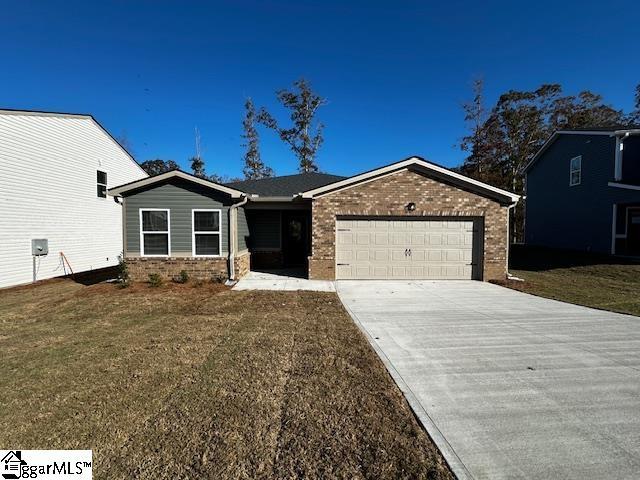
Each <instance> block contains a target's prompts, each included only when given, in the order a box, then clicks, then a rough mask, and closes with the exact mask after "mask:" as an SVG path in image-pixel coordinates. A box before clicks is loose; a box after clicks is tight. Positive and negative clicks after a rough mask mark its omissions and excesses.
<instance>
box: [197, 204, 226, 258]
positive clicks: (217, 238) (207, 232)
mask: <svg viewBox="0 0 640 480" xmlns="http://www.w3.org/2000/svg"><path fill="white" fill-rule="evenodd" d="M191 212H192V213H191V218H192V222H191V225H192V231H193V235H192V237H191V250H192V254H193V256H194V257H219V256H220V253H221V251H222V235H221V232H220V217H221V211H220V210H192V211H191Z"/></svg>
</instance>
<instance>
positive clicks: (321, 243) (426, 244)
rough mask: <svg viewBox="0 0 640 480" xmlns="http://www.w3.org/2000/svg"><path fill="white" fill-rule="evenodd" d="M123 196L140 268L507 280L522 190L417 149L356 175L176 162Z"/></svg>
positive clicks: (137, 272) (129, 250)
mask: <svg viewBox="0 0 640 480" xmlns="http://www.w3.org/2000/svg"><path fill="white" fill-rule="evenodd" d="M109 194H111V195H113V196H116V197H120V198H121V200H120V201H121V202H122V203H123V206H124V209H123V210H124V220H123V225H124V232H123V235H124V245H125V251H124V254H125V258H126V260H127V262H128V264H129V268H130V272H131V274H132V276H133V278H134V279H138V280H143V279H146V278H147V276H148V274H149V273H160V274H162V275H164V276H167V277H171V276H175V275H177V274H178V273H179V272H180V271H181V270H186V271H187V272H189V273H190V274H191V275H192V276H194V277H199V278H210V277H212V276H219V277H225V278H226V277H228V278H232V279H239V278H241V277H242V276H243V275H245V274H246V273H247V272H248V271H249V270H250V269H254V270H259V269H277V268H300V269H303V271H304V272H305V273H306V275H308V277H309V278H312V279H328V280H333V279H449V280H455V279H475V280H492V279H503V278H505V276H506V273H507V262H508V242H507V238H508V236H507V233H508V225H509V210H510V209H511V207H513V206H514V205H515V203H516V202H517V201H518V200H519V197H518V196H517V195H515V194H513V193H510V192H507V191H504V190H501V189H499V188H496V187H493V186H491V185H487V184H485V183H482V182H478V181H476V180H473V179H471V178H468V177H465V176H463V175H460V174H459V173H456V172H453V171H451V170H449V169H446V168H444V167H441V166H438V165H436V164H433V163H430V162H427V161H425V160H423V159H421V158H418V157H411V158H408V159H406V160H403V161H400V162H397V163H393V164H391V165H387V166H384V167H381V168H377V169H374V170H371V171H368V172H364V173H361V174H359V175H355V176H352V177H348V178H345V177H339V176H335V175H327V174H322V173H304V174H299V175H289V176H283V177H274V178H266V179H261V180H248V181H243V182H235V183H230V184H226V185H220V184H217V183H213V182H209V181H207V180H203V179H200V178H196V177H193V176H192V175H189V174H187V173H184V172H181V171H172V172H168V173H164V174H161V175H157V176H155V177H150V178H147V179H143V180H140V181H136V182H131V183H129V184H126V185H121V186H119V187H116V188H113V189H110V190H109Z"/></svg>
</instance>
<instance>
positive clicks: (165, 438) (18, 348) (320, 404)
mask: <svg viewBox="0 0 640 480" xmlns="http://www.w3.org/2000/svg"><path fill="white" fill-rule="evenodd" d="M0 319H1V320H0V357H1V358H2V362H1V363H0V376H1V378H2V389H0V405H2V408H1V409H0V445H1V446H2V447H3V448H22V449H36V448H41V449H42V448H48V449H88V448H90V449H93V454H94V465H95V466H94V473H95V475H96V478H292V477H296V478H302V477H304V478H336V477H338V478H429V479H438V478H447V479H448V478H452V476H451V474H450V472H449V470H448V468H447V466H446V464H445V463H444V461H443V460H442V458H441V456H440V455H439V453H438V452H437V450H436V449H435V447H434V446H433V444H432V443H431V441H430V439H429V437H428V436H427V435H426V433H425V432H424V431H423V430H422V429H421V428H420V427H419V425H418V423H417V421H416V420H415V418H414V417H413V415H412V413H411V411H410V410H409V408H408V406H407V405H406V403H405V401H404V398H403V396H402V394H401V393H400V391H399V390H398V388H397V387H396V386H395V384H394V383H393V382H392V380H391V379H390V377H389V376H388V374H387V372H386V371H385V370H384V367H383V366H382V364H381V362H380V361H379V359H378V358H377V356H376V355H375V353H374V352H373V351H372V350H371V348H370V347H369V345H368V343H367V341H366V340H365V339H364V337H363V336H362V335H361V333H360V332H359V330H358V329H357V328H356V326H355V325H354V324H353V322H352V321H351V319H350V318H349V317H348V315H347V314H346V312H345V311H344V310H343V308H342V306H341V304H340V302H339V300H338V298H337V296H336V295H335V294H328V293H315V292H246V291H245V292H234V291H230V290H228V289H226V288H225V287H223V286H220V285H214V284H205V285H201V286H192V285H189V284H187V285H165V286H162V287H159V288H156V289H152V288H150V287H147V286H146V285H137V286H134V287H131V288H128V289H118V288H117V287H116V286H114V285H107V284H100V285H94V286H90V287H86V286H82V285H79V284H76V283H74V282H72V281H70V280H57V281H53V282H49V283H45V284H43V285H39V286H36V287H24V288H17V289H11V290H5V291H1V292H0Z"/></svg>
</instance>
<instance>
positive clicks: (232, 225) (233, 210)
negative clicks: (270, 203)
mask: <svg viewBox="0 0 640 480" xmlns="http://www.w3.org/2000/svg"><path fill="white" fill-rule="evenodd" d="M248 201H249V197H247V196H246V195H243V196H242V200H241V201H240V202H238V203H234V204H232V205H231V207H230V208H229V283H234V282H235V281H236V279H235V277H236V272H235V258H236V240H237V238H238V221H237V218H238V214H237V210H238V207H242V206H243V205H246V203H247V202H248Z"/></svg>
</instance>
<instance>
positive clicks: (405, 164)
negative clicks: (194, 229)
mask: <svg viewBox="0 0 640 480" xmlns="http://www.w3.org/2000/svg"><path fill="white" fill-rule="evenodd" d="M406 169H411V170H417V171H423V172H427V173H430V174H431V175H433V176H434V177H436V178H438V179H442V180H448V181H450V182H451V183H454V184H456V185H458V186H461V187H466V188H468V189H470V190H472V191H475V192H478V193H480V194H482V195H486V196H488V197H492V198H496V199H497V200H499V201H501V202H505V203H511V204H513V203H516V202H517V201H518V200H519V199H520V196H519V195H516V194H515V193H512V192H508V191H507V190H502V189H500V188H497V187H494V186H492V185H489V184H486V183H483V182H480V181H478V180H474V179H473V178H469V177H466V176H464V175H461V174H459V173H457V172H454V171H452V170H449V169H448V168H445V167H443V166H440V165H437V164H435V163H431V162H428V161H426V160H424V159H423V158H420V157H409V158H407V159H405V160H401V161H399V162H395V163H392V164H390V165H385V166H383V167H379V168H375V169H373V170H369V171H367V172H363V173H360V174H358V175H354V176H352V177H341V176H338V175H329V174H326V173H300V174H297V175H285V176H282V177H270V178H262V179H259V180H245V181H242V182H231V183H227V184H225V185H221V184H219V183H216V182H211V181H209V180H205V179H203V178H199V177H196V176H194V175H191V174H189V173H186V172H183V171H181V170H172V171H170V172H166V173H161V174H160V175H155V176H153V177H148V178H143V179H142V180H136V181H134V182H130V183H127V184H124V185H120V186H118V187H114V188H110V189H109V195H114V196H117V195H122V194H123V193H126V192H129V191H132V190H135V189H138V188H141V187H145V186H147V185H152V184H154V183H157V182H162V181H165V180H168V179H170V178H175V177H177V178H181V179H183V180H187V181H190V182H194V183H198V184H200V185H203V186H205V187H209V188H212V189H214V190H217V191H220V192H223V193H226V194H228V195H230V196H231V197H233V198H239V197H242V196H245V195H247V194H248V195H249V196H250V197H249V199H250V200H252V201H260V200H262V201H276V200H277V201H292V200H294V199H295V198H300V197H301V198H316V197H319V196H322V195H326V194H330V193H333V192H336V191H338V190H342V189H345V188H349V187H351V186H354V185H357V184H360V183H363V182H366V181H369V180H373V179H375V178H379V177H382V176H385V175H389V174H392V173H394V172H397V171H399V170H406Z"/></svg>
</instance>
